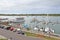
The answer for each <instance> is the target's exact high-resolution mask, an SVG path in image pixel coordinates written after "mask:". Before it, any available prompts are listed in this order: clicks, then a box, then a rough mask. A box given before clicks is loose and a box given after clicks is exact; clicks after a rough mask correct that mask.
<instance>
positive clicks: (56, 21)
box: [25, 16, 60, 34]
mask: <svg viewBox="0 0 60 40" xmlns="http://www.w3.org/2000/svg"><path fill="white" fill-rule="evenodd" d="M33 18H36V19H37V20H39V21H43V22H44V21H46V22H49V23H48V24H47V25H46V24H43V23H42V22H40V23H38V24H39V25H38V26H39V27H40V28H41V27H46V26H47V27H50V28H52V29H54V30H55V33H57V34H60V16H49V17H47V16H33V17H32V16H29V17H26V18H25V20H26V23H27V24H30V25H33V24H34V25H36V24H35V23H30V22H31V20H32V19H33Z"/></svg>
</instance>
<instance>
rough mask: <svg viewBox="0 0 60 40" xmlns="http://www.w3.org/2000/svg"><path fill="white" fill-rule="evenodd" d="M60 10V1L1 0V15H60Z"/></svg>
mask: <svg viewBox="0 0 60 40" xmlns="http://www.w3.org/2000/svg"><path fill="white" fill-rule="evenodd" d="M56 10H57V11H56ZM59 10H60V0H0V13H9V14H10V13H23V14H24V13H60V12H59Z"/></svg>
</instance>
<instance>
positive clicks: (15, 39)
mask: <svg viewBox="0 0 60 40" xmlns="http://www.w3.org/2000/svg"><path fill="white" fill-rule="evenodd" d="M0 35H3V36H5V37H7V38H8V39H12V40H42V39H41V38H32V37H27V36H24V35H20V34H17V33H14V32H12V31H9V30H5V29H1V28H0Z"/></svg>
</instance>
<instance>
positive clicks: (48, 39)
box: [44, 36, 60, 40]
mask: <svg viewBox="0 0 60 40" xmlns="http://www.w3.org/2000/svg"><path fill="white" fill-rule="evenodd" d="M44 39H45V40H60V39H57V38H52V37H47V36H45V37H44Z"/></svg>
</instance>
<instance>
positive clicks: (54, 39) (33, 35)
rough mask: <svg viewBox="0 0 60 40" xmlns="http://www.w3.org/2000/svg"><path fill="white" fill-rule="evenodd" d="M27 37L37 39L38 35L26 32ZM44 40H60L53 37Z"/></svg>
mask: <svg viewBox="0 0 60 40" xmlns="http://www.w3.org/2000/svg"><path fill="white" fill-rule="evenodd" d="M25 34H26V36H32V37H37V34H34V33H30V32H25ZM43 39H44V40H60V39H57V38H51V37H47V36H43Z"/></svg>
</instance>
